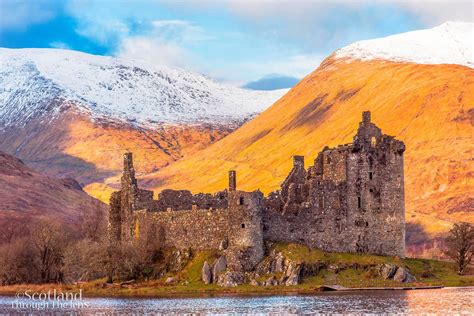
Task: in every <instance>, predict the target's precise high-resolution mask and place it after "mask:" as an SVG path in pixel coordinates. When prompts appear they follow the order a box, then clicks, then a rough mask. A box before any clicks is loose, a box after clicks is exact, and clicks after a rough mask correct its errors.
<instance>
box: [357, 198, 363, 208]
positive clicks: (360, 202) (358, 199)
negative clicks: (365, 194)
mask: <svg viewBox="0 0 474 316" xmlns="http://www.w3.org/2000/svg"><path fill="white" fill-rule="evenodd" d="M357 207H358V208H361V207H362V201H361V199H360V196H358V197H357Z"/></svg>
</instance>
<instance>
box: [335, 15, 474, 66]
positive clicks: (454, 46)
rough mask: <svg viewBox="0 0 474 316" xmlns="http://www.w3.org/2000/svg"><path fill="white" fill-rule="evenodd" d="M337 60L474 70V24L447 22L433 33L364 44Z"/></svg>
mask: <svg viewBox="0 0 474 316" xmlns="http://www.w3.org/2000/svg"><path fill="white" fill-rule="evenodd" d="M336 56H337V57H348V58H351V59H362V60H371V59H385V60H393V61H402V62H403V61H405V62H414V63H419V64H458V65H464V66H467V67H470V68H474V23H464V22H445V23H443V24H441V25H440V26H437V27H434V28H431V29H426V30H419V31H413V32H407V33H401V34H396V35H392V36H388V37H384V38H379V39H373V40H367V41H360V42H356V43H354V44H351V45H349V46H347V47H344V48H341V49H339V50H337V51H336Z"/></svg>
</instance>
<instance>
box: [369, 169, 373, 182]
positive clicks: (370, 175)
mask: <svg viewBox="0 0 474 316" xmlns="http://www.w3.org/2000/svg"><path fill="white" fill-rule="evenodd" d="M372 178H373V173H372V171H371V172H369V179H370V180H372Z"/></svg>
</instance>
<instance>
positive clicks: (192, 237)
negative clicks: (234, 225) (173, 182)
mask: <svg viewBox="0 0 474 316" xmlns="http://www.w3.org/2000/svg"><path fill="white" fill-rule="evenodd" d="M229 216H230V211H229V209H227V208H225V209H216V210H209V209H195V210H186V211H169V212H147V211H145V210H143V211H137V212H135V221H136V225H135V227H136V229H138V230H140V229H141V227H143V226H144V225H150V224H151V225H154V227H155V229H157V230H159V231H160V232H162V236H160V238H162V241H163V242H164V246H165V247H168V248H178V249H181V248H182V249H185V248H191V249H195V250H207V249H218V248H219V244H220V243H221V242H222V241H223V240H226V239H227V238H228V233H229V231H230V225H229Z"/></svg>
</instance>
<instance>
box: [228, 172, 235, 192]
mask: <svg viewBox="0 0 474 316" xmlns="http://www.w3.org/2000/svg"><path fill="white" fill-rule="evenodd" d="M236 189H237V174H236V172H235V170H230V171H229V191H235V190H236Z"/></svg>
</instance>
